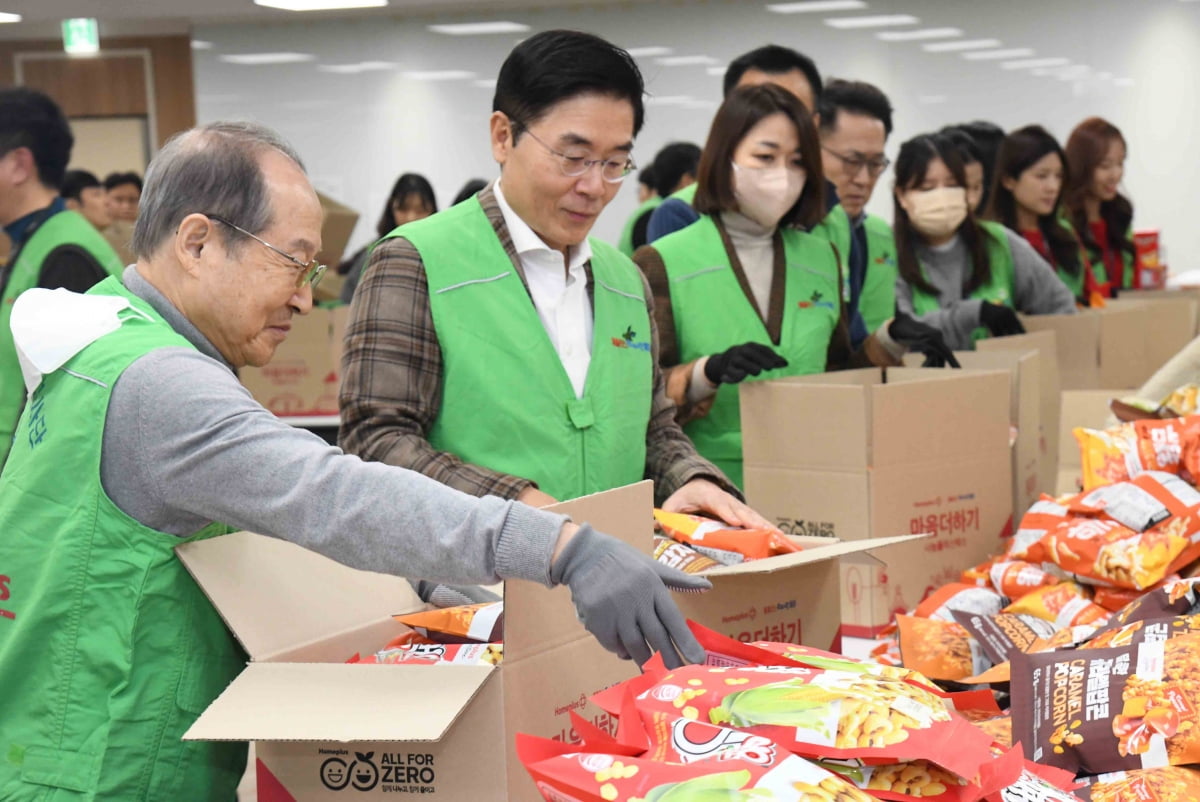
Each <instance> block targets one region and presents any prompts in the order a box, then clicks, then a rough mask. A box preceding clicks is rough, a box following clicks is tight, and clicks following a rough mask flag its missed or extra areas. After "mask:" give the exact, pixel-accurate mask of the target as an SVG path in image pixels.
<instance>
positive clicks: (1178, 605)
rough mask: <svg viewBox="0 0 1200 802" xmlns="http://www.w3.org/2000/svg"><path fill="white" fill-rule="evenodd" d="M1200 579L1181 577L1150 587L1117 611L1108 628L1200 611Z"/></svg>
mask: <svg viewBox="0 0 1200 802" xmlns="http://www.w3.org/2000/svg"><path fill="white" fill-rule="evenodd" d="M1197 591H1200V579H1197V578H1193V579H1177V580H1175V581H1174V582H1164V583H1163V584H1162V585H1160V586H1158V587H1157V588H1154V589H1153V590H1148V591H1146V592H1145V593H1143V594H1141V595H1140V596H1139V597H1138V598H1136V599H1134V600H1133V601H1131V602H1130V603H1129V604H1127V605H1125V606H1124V607H1122V608H1121V609H1120V610H1118V611H1117V613H1116V615H1114V616H1113V617H1112V618H1111V619H1110V620H1109V622H1108V626H1107V627H1105V629H1116V628H1117V627H1122V626H1125V625H1126V624H1131V623H1133V622H1134V621H1144V620H1146V619H1147V618H1170V617H1174V616H1177V615H1188V614H1190V613H1200V593H1198V592H1197Z"/></svg>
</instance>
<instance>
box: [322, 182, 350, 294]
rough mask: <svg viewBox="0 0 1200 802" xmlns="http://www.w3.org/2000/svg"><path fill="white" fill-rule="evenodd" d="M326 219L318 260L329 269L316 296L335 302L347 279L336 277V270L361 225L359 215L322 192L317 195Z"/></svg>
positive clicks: (323, 225) (323, 224) (323, 223)
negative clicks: (355, 229) (357, 226)
mask: <svg viewBox="0 0 1200 802" xmlns="http://www.w3.org/2000/svg"><path fill="white" fill-rule="evenodd" d="M317 198H318V199H320V201H321V210H322V211H323V212H324V213H325V219H324V221H323V222H322V223H321V250H320V252H319V253H318V254H317V259H318V260H319V261H320V262H321V264H323V265H327V266H328V268H329V269H328V270H326V271H325V278H323V279H321V283H320V284H319V285H317V289H316V290H315V291H314V292H313V296H314V297H315V298H316V299H317V300H318V301H336V300H338V299H339V298H340V297H341V294H342V284H344V283H345V281H346V279H345V277H344V276H339V275H338V274H337V266H338V264H340V263H341V261H342V259H343V258H344V257H345V255H346V244H347V243H348V242H349V241H350V235H351V234H353V233H354V226H356V225H357V224H358V212H356V211H354V210H353V209H351V208H350V207H349V206H346V205H345V204H342V203H338V202H337V201H335V200H334V199H333V198H331V197H329V196H328V195H325V194H324V193H322V192H317Z"/></svg>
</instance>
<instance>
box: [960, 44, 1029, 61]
mask: <svg viewBox="0 0 1200 802" xmlns="http://www.w3.org/2000/svg"><path fill="white" fill-rule="evenodd" d="M1032 55H1033V50H1031V49H1030V48H1028V47H1010V48H1008V49H1007V50H976V51H973V52H969V53H963V54H962V57H963V58H965V59H970V60H971V61H999V60H1000V59H1006V58H1027V57H1029V56H1032Z"/></svg>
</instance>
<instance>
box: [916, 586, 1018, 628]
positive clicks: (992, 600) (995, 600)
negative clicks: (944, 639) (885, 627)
mask: <svg viewBox="0 0 1200 802" xmlns="http://www.w3.org/2000/svg"><path fill="white" fill-rule="evenodd" d="M1005 604H1006V600H1005V598H1004V597H1003V596H1001V595H1000V594H999V593H997V592H996V591H994V590H989V589H988V588H981V587H976V586H974V585H968V584H965V583H961V582H952V583H950V584H949V585H942V586H941V587H940V588H938V589H937V590H935V591H934V592H933V593H931V594H929V596H927V597H926V598H925V599H924V600H923V601H922V602H921V603H920V604H918V605H917V609H916V610H914V611H913V615H914V616H917V617H918V618H937V619H940V620H942V621H949V622H951V623H953V621H954V613H955V611H961V612H967V613H977V614H979V615H995V614H996V613H998V612H1000V611H1001V610H1002V609H1003V608H1004V605H1005Z"/></svg>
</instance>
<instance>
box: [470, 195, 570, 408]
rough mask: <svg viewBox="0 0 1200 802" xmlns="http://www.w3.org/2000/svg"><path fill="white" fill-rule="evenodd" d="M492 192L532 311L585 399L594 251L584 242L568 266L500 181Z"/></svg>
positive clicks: (568, 262)
mask: <svg viewBox="0 0 1200 802" xmlns="http://www.w3.org/2000/svg"><path fill="white" fill-rule="evenodd" d="M493 191H494V192H495V193H496V203H497V204H499V206H500V212H501V214H503V215H504V225H505V226H507V227H508V233H509V234H510V235H511V236H512V241H513V247H514V248H515V249H516V251H517V258H518V259H520V260H521V269H522V270H524V271H525V281H526V282H527V283H528V284H529V294H530V296H532V298H533V306H534V308H535V309H537V313H538V317H539V318H541V319H542V326H543V327H545V329H546V334H547V335H548V336H549V337H550V343H551V344H552V345H553V346H554V350H555V351H557V352H558V358H559V361H561V362H562V366H563V369H564V370H566V372H567V377H568V378H569V379H570V380H571V386H572V387H573V388H574V389H575V397H576V398H582V397H583V390H584V385H585V384H586V382H587V372H588V365H590V364H591V362H592V325H593V322H592V305H591V303H590V302H589V301H588V294H587V271H585V270H584V269H583V266H584V265H585V264H586V263H587V261H588V260H589V259H591V258H592V246H591V245H589V244H588V241H587V240H586V239H585V240H584V241H583V242H581V243H580V244H578V245H574V246H571V247H570V248H568V250H567V253H568V258H567V261H566V264H565V265H564V263H563V255H562V252H561V251H556V250H554V249H553V248H551V247H550V246H549V245H547V244H546V243H545V242H543V241H542V238H541V237H539V236H538V235H537V234H536V233H534V231H533V229H532V228H530V227H529V224H528V223H526V222H525V221H524V220H522V219H521V218H520V216H518V215H517V213H516V212H514V211H513V209H512V207H511V206H509V205H508V201H507V200H506V199H505V197H504V192H503V191H501V189H500V181H499V179H497V180H496V183H495V185H494V186H493Z"/></svg>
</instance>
